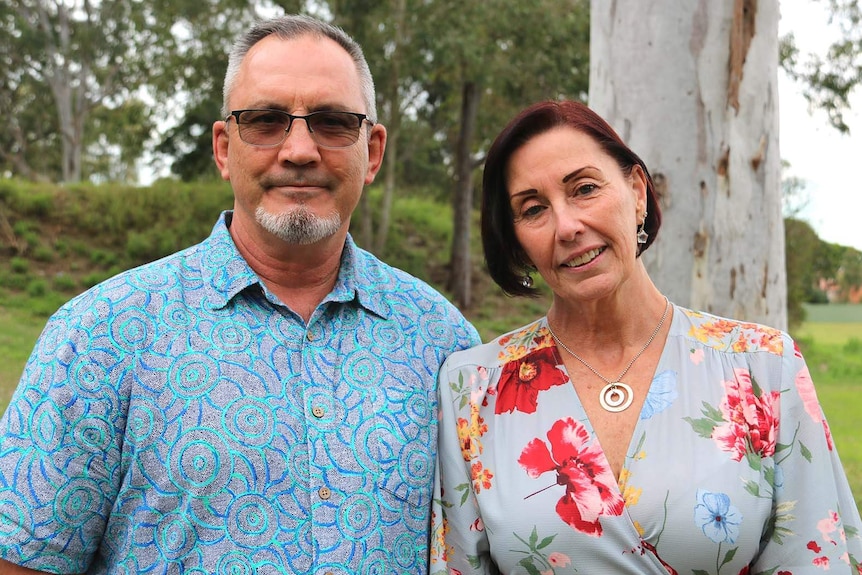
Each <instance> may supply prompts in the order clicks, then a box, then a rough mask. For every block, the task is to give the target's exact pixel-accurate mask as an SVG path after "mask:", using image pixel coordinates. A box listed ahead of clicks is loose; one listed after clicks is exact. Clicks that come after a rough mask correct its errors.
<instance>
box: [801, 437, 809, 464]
mask: <svg viewBox="0 0 862 575" xmlns="http://www.w3.org/2000/svg"><path fill="white" fill-rule="evenodd" d="M799 450H800V451H801V452H802V457H804V458H805V460H806V461H808V463H811V451H809V450H808V448H807V447H805V444H804V443H802V442H801V441H800V442H799Z"/></svg>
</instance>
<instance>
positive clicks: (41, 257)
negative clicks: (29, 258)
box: [33, 245, 54, 263]
mask: <svg viewBox="0 0 862 575" xmlns="http://www.w3.org/2000/svg"><path fill="white" fill-rule="evenodd" d="M33 259H34V260H36V261H37V262H44V263H49V262H52V261H54V250H52V249H51V248H49V247H48V246H43V245H38V246H36V248H35V249H34V250H33Z"/></svg>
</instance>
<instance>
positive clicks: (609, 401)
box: [548, 297, 670, 413]
mask: <svg viewBox="0 0 862 575" xmlns="http://www.w3.org/2000/svg"><path fill="white" fill-rule="evenodd" d="M664 302H665V303H664V313H662V314H661V319H660V320H659V321H658V325H657V326H655V329H654V330H652V334H651V335H650V336H649V339H648V340H647V342H646V343H645V344H644V346H643V347H642V348H641V349H640V351H639V352H637V353H636V354H635V356H634V357H633V358H632V359H631V361H630V362H629V364H628V365H627V366H626V368H625V369H624V370H623V371H622V373H620V374H619V375H618V376H617V377H616V379H615V380H614V381H611V380H610V379H608V378H606V377H605V376H603V375H602V374H600V373H599V372H598V371H597V370H596V368H594V367H593V366H591V365H590V364H589V363H587V362H586V361H584V360H583V359H581V358H580V356H578V354H576V353H575V352H573V351H572V350H571V349H569V347H568V346H567V345H566V344H564V343H563V342H562V341H560V338H558V337H557V334H555V333H554V330H553V329H551V323H550V322H548V331H549V332H551V337H553V338H554V341H555V342H557V345H559V346H560V347H562V348H563V349H564V350H566V351H567V352H569V355H571V356H572V357H574V358H575V359H576V360H578V361H579V362H581V363H582V364H584V366H586V368H587V369H589V370H590V371H592V372H593V373H594V374H596V375H597V376H599V378H600V379H601V380H602V381H604V382H605V383H606V384H607V385H605V386H604V387H603V388H602V390H601V391H600V392H599V403H600V404H601V406H602V407H603V408H604V409H605V411H610V412H613V413H616V412H619V411H623V410H624V409H626V408H627V407H628V406H629V405H631V403H632V399H634V392H633V391H632V388H631V386H630V385H628V384H626V383H623V382H622V381H620V380H621V379H622V378H623V376H624V375H625V374H627V373H628V372H629V369H631V367H632V366H633V365H634V363H635V362H636V361H637V359H638V358H639V357H640V356H641V354H642V353H643V352H645V351H646V349H647V348H648V347H649V345H650V344H651V343H652V341H653V340H654V339H655V336H657V335H658V332H659V331H661V326H663V325H664V320H665V319H666V318H667V312H668V311H669V310H670V300H668V299H667V297H665V298H664Z"/></svg>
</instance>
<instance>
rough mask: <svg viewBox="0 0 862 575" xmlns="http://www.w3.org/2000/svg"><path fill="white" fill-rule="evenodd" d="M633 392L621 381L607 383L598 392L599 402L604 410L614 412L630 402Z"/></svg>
mask: <svg viewBox="0 0 862 575" xmlns="http://www.w3.org/2000/svg"><path fill="white" fill-rule="evenodd" d="M633 398H634V392H633V391H632V388H631V387H629V385H628V384H625V383H623V382H621V381H615V382H613V383H609V384H607V385H606V386H604V387H603V388H602V390H601V391H600V392H599V403H601V404H602V407H603V408H604V409H605V410H606V411H610V412H613V413H616V412H618V411H622V410H624V409H625V408H627V407H628V406H630V405H631V404H632V399H633Z"/></svg>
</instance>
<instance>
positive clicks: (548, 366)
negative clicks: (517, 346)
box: [494, 347, 569, 415]
mask: <svg viewBox="0 0 862 575" xmlns="http://www.w3.org/2000/svg"><path fill="white" fill-rule="evenodd" d="M568 381H569V377H568V376H567V375H566V374H565V373H564V372H563V371H562V370H561V369H559V368H558V367H557V360H556V355H555V354H554V348H553V347H545V348H541V349H537V350H535V351H533V352H531V353H529V354H527V355H526V356H524V357H521V358H518V359H515V360H512V361H510V362H508V363H506V364H505V365H504V366H503V373H502V375H501V376H500V381H499V382H498V383H497V405H496V407H495V408H494V413H496V414H498V415H499V414H501V413H504V412H508V413H512V412H513V411H514V410H516V409H517V410H518V411H520V412H522V413H535V411H536V405H537V404H538V398H539V392H540V391H545V390H547V389H550V388H552V387H554V386H555V385H563V384H565V383H568Z"/></svg>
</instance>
